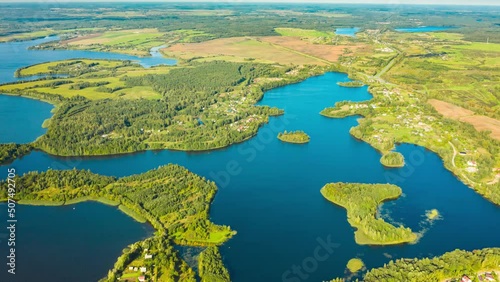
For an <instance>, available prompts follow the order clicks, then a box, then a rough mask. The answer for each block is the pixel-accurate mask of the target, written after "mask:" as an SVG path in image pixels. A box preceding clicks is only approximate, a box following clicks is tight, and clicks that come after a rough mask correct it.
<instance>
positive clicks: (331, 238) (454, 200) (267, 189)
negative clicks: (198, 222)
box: [0, 73, 500, 282]
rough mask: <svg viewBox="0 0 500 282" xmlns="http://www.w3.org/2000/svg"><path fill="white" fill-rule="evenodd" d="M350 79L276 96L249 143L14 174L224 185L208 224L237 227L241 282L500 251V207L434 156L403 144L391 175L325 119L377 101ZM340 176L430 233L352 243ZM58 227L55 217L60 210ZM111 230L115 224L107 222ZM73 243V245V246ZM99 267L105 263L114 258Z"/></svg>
mask: <svg viewBox="0 0 500 282" xmlns="http://www.w3.org/2000/svg"><path fill="white" fill-rule="evenodd" d="M346 79H347V76H346V75H345V74H340V73H327V74H325V75H322V76H318V77H313V78H310V79H308V80H306V81H304V82H302V83H298V84H294V85H289V86H285V87H281V88H277V89H274V90H271V91H268V92H267V93H266V94H265V96H264V99H263V100H262V101H260V102H259V104H261V105H271V106H277V107H279V108H283V109H284V110H285V115H284V116H281V117H278V118H271V120H270V122H269V124H267V125H265V126H263V127H262V128H261V129H260V130H259V133H258V134H257V136H256V137H254V138H252V139H251V140H249V141H247V142H244V143H241V144H237V145H234V146H231V147H228V148H226V149H223V150H217V151H212V152H203V153H185V152H173V151H159V152H153V151H148V152H142V153H137V154H130V155H123V156H112V157H99V158H57V157H53V156H49V155H47V154H45V153H43V152H33V153H31V154H30V155H28V156H26V157H24V158H23V159H20V160H16V161H15V162H14V163H13V164H11V165H9V167H10V166H13V167H15V168H16V169H17V170H18V172H19V173H22V172H27V171H31V170H39V171H43V170H46V169H47V168H49V167H50V168H55V169H70V168H73V167H77V168H81V169H90V170H91V171H93V172H96V173H101V174H105V175H115V176H124V175H130V174H135V173H141V172H145V171H147V170H150V169H152V168H155V167H158V166H159V165H164V164H167V163H176V164H180V165H183V166H185V167H187V168H188V169H190V170H191V171H193V172H194V173H197V174H199V175H202V176H205V177H207V178H209V179H212V180H214V181H216V182H217V184H218V186H219V192H218V194H217V196H216V198H215V201H214V202H213V204H212V209H211V219H212V220H213V221H214V222H216V223H218V224H224V225H230V226H231V227H232V228H233V229H235V230H237V231H238V234H237V235H236V236H235V237H234V238H232V239H231V240H230V241H229V242H227V243H226V244H224V246H222V254H223V256H224V260H225V262H226V264H227V266H228V268H229V270H230V271H231V275H232V279H233V281H285V282H286V281H322V280H326V279H331V278H333V277H336V276H343V275H344V270H345V265H346V263H347V261H348V260H349V259H350V258H353V257H360V258H362V259H363V260H364V261H365V263H366V264H367V266H368V267H375V266H381V265H383V264H384V263H386V262H388V261H389V258H388V257H392V258H399V257H417V256H428V255H439V254H442V253H444V252H446V251H451V250H454V249H456V248H461V249H467V250H472V249H475V248H483V247H493V246H499V245H500V239H499V237H498V234H499V233H500V220H499V219H500V217H499V216H500V209H499V208H498V207H496V206H494V205H493V204H491V203H489V202H488V201H486V200H484V199H483V198H482V197H480V196H479V195H478V194H476V193H475V192H474V191H473V190H471V189H470V188H468V187H466V186H465V185H463V184H462V183H461V182H459V181H458V180H457V179H456V178H455V177H454V176H453V175H452V174H451V173H450V172H449V171H447V170H445V169H444V167H443V164H442V161H441V160H440V159H439V158H438V157H437V156H436V155H435V154H434V153H432V152H429V151H426V150H424V149H423V148H421V147H417V146H413V145H400V146H398V148H397V150H398V151H399V152H401V153H403V155H405V157H406V160H407V164H406V166H405V167H404V168H400V169H385V168H384V167H382V166H381V165H380V162H379V158H380V154H379V153H378V152H377V151H375V150H374V149H373V148H372V147H370V146H369V145H368V144H366V143H364V142H360V141H357V140H355V139H354V138H353V137H352V136H350V135H349V129H350V128H351V127H353V126H355V125H356V124H357V122H356V119H357V117H349V118H345V119H329V118H325V117H322V116H321V115H319V112H320V111H321V110H322V109H324V108H325V107H327V106H331V105H333V104H334V103H335V102H337V101H341V100H346V99H348V100H353V101H362V100H367V99H370V98H371V96H370V95H369V93H368V92H367V88H366V87H362V88H345V87H339V86H338V85H337V84H336V82H337V81H345V80H346ZM0 121H1V120H0ZM285 129H286V130H296V129H300V130H304V131H305V132H306V133H308V134H309V135H310V136H311V142H310V143H308V144H305V145H294V144H287V143H282V142H281V141H279V140H278V139H277V138H276V135H277V134H278V132H280V131H283V130H285ZM2 170H3V171H2ZM5 170H6V167H0V171H1V172H2V173H4V171H5ZM2 177H3V175H2ZM337 181H345V182H363V183H386V182H391V183H394V184H397V185H399V186H401V187H402V189H403V192H404V194H405V195H404V196H403V197H402V198H400V199H399V200H397V201H394V202H390V203H387V204H385V205H384V208H383V209H382V212H381V214H382V215H383V216H385V217H387V216H390V219H389V220H390V221H391V222H401V223H403V224H405V225H406V226H409V227H411V228H413V229H414V230H415V231H421V230H424V229H425V230H427V232H426V233H425V236H424V237H423V238H422V239H421V240H420V241H419V243H418V244H415V245H401V246H391V247H370V246H358V245H356V244H355V242H354V232H353V229H352V228H351V227H350V226H349V225H348V223H347V220H346V213H345V210H343V209H342V208H339V207H337V206H334V205H333V204H331V203H329V202H328V201H326V200H325V199H324V198H323V197H322V196H321V194H320V193H319V190H320V189H321V187H322V186H323V185H324V184H326V183H328V182H337ZM432 208H437V209H438V210H439V211H440V213H441V214H442V215H443V219H442V220H438V221H435V222H434V224H433V225H432V226H431V225H430V224H427V223H423V222H424V221H425V220H424V219H425V218H424V214H425V211H426V210H429V209H432ZM110 212H111V211H110ZM52 220H54V221H58V217H57V214H54V215H53V216H52ZM110 225H111V226H114V225H115V223H114V222H113V221H110ZM30 230H31V232H33V233H35V234H38V233H44V232H45V231H44V228H43V227H38V228H36V227H33V228H31V229H30ZM481 230H485V231H481ZM61 232H64V231H61ZM39 242H40V241H39ZM95 243H96V244H98V245H99V244H100V242H98V241H96V242H95ZM45 244H50V242H47V243H45ZM66 247H67V248H68V249H69V248H71V244H68V245H66ZM39 251H41V249H37V248H36V247H34V248H33V249H32V252H39ZM59 256H64V257H66V258H68V261H67V263H68V264H71V263H72V262H71V261H70V260H69V259H70V258H71V256H72V254H68V253H67V252H61V253H59ZM102 261H103V263H105V264H108V265H109V264H112V262H113V261H114V259H109V261H107V260H106V261H105V260H104V259H103V260H102ZM30 266H31V265H28V266H27V267H30ZM25 267H26V266H25ZM297 267H300V268H301V270H300V271H299V270H298V269H297ZM88 269H90V268H87V271H93V270H88ZM62 271H65V270H64V269H62ZM96 272H97V270H96ZM70 274H71V273H70V272H68V275H70ZM79 274H80V273H79V272H75V273H73V275H74V277H75V278H74V279H75V280H73V281H79V280H78V277H79ZM97 274H98V275H97V276H103V275H104V274H105V273H97ZM294 278H295V279H294Z"/></svg>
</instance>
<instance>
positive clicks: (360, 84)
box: [337, 80, 365, 88]
mask: <svg viewBox="0 0 500 282" xmlns="http://www.w3.org/2000/svg"><path fill="white" fill-rule="evenodd" d="M337 85H338V86H342V87H350V88H356V87H363V86H365V84H364V83H363V82H362V81H359V80H354V81H346V82H337Z"/></svg>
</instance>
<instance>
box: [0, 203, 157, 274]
mask: <svg viewBox="0 0 500 282" xmlns="http://www.w3.org/2000/svg"><path fill="white" fill-rule="evenodd" d="M0 210H1V212H0V215H1V220H2V229H1V231H0V251H1V253H2V258H1V259H0V262H1V265H2V267H1V271H0V281H6V282H7V281H9V282H10V281H19V282H28V281H52V282H68V281H75V282H76V281H82V282H83V281H85V282H95V281H97V280H99V279H100V278H103V277H104V276H105V275H106V274H107V272H108V270H109V269H111V268H112V267H113V264H114V262H115V261H116V259H117V258H118V256H120V255H121V253H122V250H123V248H124V247H125V246H127V245H129V244H131V243H134V242H136V241H138V240H141V239H143V238H147V237H149V236H151V234H152V233H153V229H152V227H150V226H149V225H146V224H138V223H136V222H134V220H133V219H132V218H130V217H128V216H127V215H125V214H124V213H122V212H120V211H119V210H118V209H117V208H116V207H110V206H106V205H103V204H99V203H95V202H86V203H81V204H77V205H70V206H61V207H38V206H17V208H16V213H17V216H18V217H17V220H18V222H17V223H16V240H15V243H16V246H15V247H16V274H15V275H12V274H8V273H7V268H6V264H7V258H6V256H7V254H8V248H9V247H8V246H7V241H6V235H7V232H6V229H5V227H4V225H5V222H6V219H7V218H6V216H5V212H6V211H7V205H6V204H5V203H2V204H0Z"/></svg>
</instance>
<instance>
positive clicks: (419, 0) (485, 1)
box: [0, 0, 500, 5]
mask: <svg viewBox="0 0 500 282" xmlns="http://www.w3.org/2000/svg"><path fill="white" fill-rule="evenodd" d="M8 2H15V3H19V2H33V3H64V2H68V3H83V2H218V3H255V2H259V3H265V2H269V3H350V4H354V3H378V4H396V5H401V4H435V5H500V0H313V1H303V0H302V1H300V0H190V1H182V0H146V1H137V0H136V1H134V0H0V3H8Z"/></svg>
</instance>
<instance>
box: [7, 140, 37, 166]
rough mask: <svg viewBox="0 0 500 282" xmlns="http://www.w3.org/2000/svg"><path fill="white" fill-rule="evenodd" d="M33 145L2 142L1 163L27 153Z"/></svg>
mask: <svg viewBox="0 0 500 282" xmlns="http://www.w3.org/2000/svg"><path fill="white" fill-rule="evenodd" d="M32 149H33V147H32V146H31V145H29V144H14V143H7V144H0V164H6V163H10V162H13V161H14V160H15V159H17V158H19V157H22V156H24V155H27V154H29V153H30V152H31V150H32Z"/></svg>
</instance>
